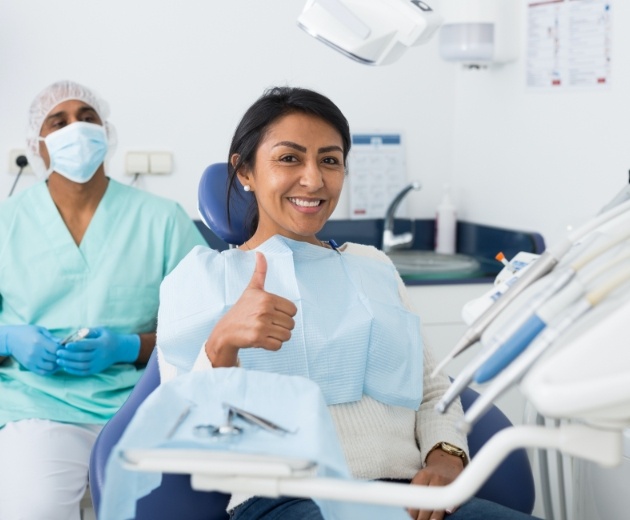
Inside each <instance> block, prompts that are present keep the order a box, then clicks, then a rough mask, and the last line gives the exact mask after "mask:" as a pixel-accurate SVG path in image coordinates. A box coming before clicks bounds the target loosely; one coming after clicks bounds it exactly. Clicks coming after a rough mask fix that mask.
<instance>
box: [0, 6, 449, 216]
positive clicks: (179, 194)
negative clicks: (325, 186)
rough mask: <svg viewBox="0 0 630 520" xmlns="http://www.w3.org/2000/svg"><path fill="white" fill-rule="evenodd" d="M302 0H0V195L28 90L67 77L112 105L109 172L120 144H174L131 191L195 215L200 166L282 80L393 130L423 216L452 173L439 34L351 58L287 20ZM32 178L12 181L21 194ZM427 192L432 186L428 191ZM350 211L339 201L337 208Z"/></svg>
mask: <svg viewBox="0 0 630 520" xmlns="http://www.w3.org/2000/svg"><path fill="white" fill-rule="evenodd" d="M303 5H304V2H303V1H296V0H293V1H289V0H284V1H283V0H264V1H261V0H229V1H224V2H217V1H208V0H187V1H182V0H179V1H176V0H134V1H125V0H110V1H108V2H97V1H85V0H55V1H54V2H51V1H49V0H25V1H4V2H2V3H0V199H3V198H5V197H6V195H7V194H8V192H9V190H10V187H11V184H12V182H13V179H14V178H13V177H12V176H9V175H8V174H7V173H6V166H5V165H7V164H8V157H9V150H10V149H12V148H22V147H23V136H24V128H25V125H26V115H27V109H28V107H29V105H30V102H31V100H32V99H33V97H34V96H35V95H36V94H37V92H39V90H41V89H42V88H43V87H45V86H46V85H48V84H50V83H52V82H53V81H56V80H59V79H65V78H69V79H74V80H76V81H79V82H82V83H85V84H86V85H88V86H91V87H92V88H94V89H95V90H97V91H98V92H99V93H100V94H101V95H102V96H103V97H104V98H105V99H107V100H108V101H109V103H110V106H111V109H112V114H111V118H110V120H111V122H113V123H114V124H115V125H116V128H117V130H118V136H119V146H118V151H117V153H116V155H115V156H114V158H113V160H112V162H111V164H110V168H109V173H110V175H111V176H112V177H113V178H115V179H119V180H122V181H123V182H129V180H130V178H128V177H125V176H124V175H123V165H124V162H123V158H124V153H125V152H126V151H128V150H167V151H172V152H173V154H174V159H175V171H174V173H173V174H172V175H171V176H168V177H158V178H156V177H153V178H146V179H142V180H141V182H140V184H139V186H140V187H142V188H144V189H147V190H148V191H151V192H153V193H156V194H160V195H163V196H168V197H172V198H175V199H177V200H178V201H179V202H180V203H181V204H182V205H183V206H184V207H185V209H186V210H187V211H188V212H189V213H190V214H191V216H192V215H195V214H196V189H197V182H198V179H199V176H200V174H201V172H202V171H203V169H204V168H205V167H206V166H207V165H208V164H210V163H212V162H217V161H224V160H225V159H226V157H227V151H228V147H229V142H230V139H231V136H232V132H233V130H234V127H235V126H236V124H237V122H238V120H239V119H240V117H241V115H242V113H243V112H244V110H245V109H246V108H247V107H248V106H249V105H250V104H251V103H252V102H253V101H254V100H255V99H256V98H257V97H258V96H259V95H260V94H261V93H262V91H263V90H264V89H265V88H266V87H269V86H272V85H276V84H289V85H293V86H305V87H309V88H314V89H316V90H319V91H321V92H322V93H324V94H326V95H328V96H329V97H330V98H331V99H333V101H335V102H336V103H337V104H338V105H339V107H340V108H341V109H342V111H343V112H344V113H345V114H346V116H347V117H348V119H349V121H350V124H351V128H352V129H353V130H355V131H359V130H372V129H378V130H397V131H398V130H400V131H403V132H404V134H405V136H406V137H407V139H408V168H409V171H410V172H412V173H413V174H414V175H416V173H417V174H418V175H419V176H420V178H422V179H423V181H424V183H425V185H426V186H427V187H426V189H425V191H423V192H421V193H419V194H417V195H415V194H414V197H416V201H417V204H418V209H417V210H416V211H417V213H418V214H424V215H426V216H428V215H431V214H432V213H433V211H434V207H435V204H436V203H437V197H438V194H439V191H440V187H441V183H442V181H438V179H440V178H447V177H448V176H449V175H450V171H451V166H450V163H449V161H448V158H449V157H450V156H451V155H452V153H451V147H452V145H453V143H452V139H451V128H452V124H453V123H452V120H453V106H454V103H453V101H454V99H455V97H454V96H455V93H454V88H455V85H454V82H453V78H454V77H455V74H456V70H455V69H454V68H453V67H450V66H449V65H448V64H445V63H443V62H441V61H440V60H439V58H438V53H437V46H436V45H437V42H436V41H433V42H431V43H430V44H429V45H426V46H423V47H419V48H416V49H413V52H410V53H408V54H407V55H405V56H403V58H402V59H401V61H400V62H398V63H397V64H396V66H390V67H383V68H371V67H365V66H363V65H360V64H357V63H354V62H352V61H350V60H348V59H347V58H345V57H343V56H341V55H340V54H338V53H336V52H335V51H333V50H330V49H328V48H327V47H325V46H324V45H323V44H321V43H319V42H317V41H316V40H314V39H313V38H311V37H310V36H308V35H307V34H306V33H304V32H303V31H301V30H300V29H299V28H298V27H297V25H296V19H297V17H298V15H299V13H300V11H301V9H302V7H303ZM33 181H34V179H33V178H31V179H29V180H26V179H23V180H21V181H20V184H19V188H20V189H23V188H24V187H26V186H28V185H29V184H30V183H32V182H33ZM434 186H435V188H434ZM347 215H348V209H347V202H346V201H345V197H344V199H342V203H341V204H340V207H339V208H338V211H337V212H336V214H335V216H336V217H338V218H344V217H347Z"/></svg>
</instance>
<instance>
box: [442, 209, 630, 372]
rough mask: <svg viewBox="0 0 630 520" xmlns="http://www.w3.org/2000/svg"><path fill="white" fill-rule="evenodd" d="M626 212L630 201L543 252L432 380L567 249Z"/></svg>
mask: <svg viewBox="0 0 630 520" xmlns="http://www.w3.org/2000/svg"><path fill="white" fill-rule="evenodd" d="M628 210H630V200H628V201H625V202H623V203H621V204H619V205H617V206H615V207H613V208H611V209H609V210H608V211H606V212H605V213H602V214H600V215H597V216H596V217H595V218H593V219H591V220H590V221H589V222H587V223H586V224H584V225H582V226H581V227H579V228H578V229H576V230H574V231H572V232H571V233H570V234H569V235H568V237H567V238H566V239H564V240H563V241H562V242H561V243H559V244H557V245H556V246H555V247H552V248H549V249H547V250H546V251H545V252H544V253H543V254H542V255H540V258H538V259H537V260H536V261H535V262H534V263H533V264H532V265H531V266H530V267H529V269H528V270H527V271H526V272H525V273H523V276H522V277H521V278H519V280H518V281H517V282H516V283H515V284H514V285H512V286H511V287H510V288H509V289H508V290H507V291H506V292H505V294H503V296H501V297H500V298H499V299H498V300H496V301H495V302H494V303H493V304H492V305H491V306H490V307H489V308H488V309H487V310H486V311H485V312H484V313H483V314H482V315H481V316H479V318H477V319H476V320H475V321H474V322H473V324H472V325H471V326H470V327H469V328H468V330H467V331H466V332H465V333H464V335H463V336H462V338H461V339H460V340H459V341H458V342H457V344H456V345H455V347H454V348H453V350H451V352H449V354H448V355H447V356H446V357H445V358H444V359H443V360H442V361H441V362H440V363H438V365H437V367H436V368H435V370H434V371H433V373H432V374H431V376H432V377H435V376H436V375H437V374H438V373H439V372H440V371H441V370H442V369H443V368H444V367H445V366H446V365H447V364H448V363H449V362H450V361H451V360H453V359H454V358H455V357H457V356H458V355H459V354H461V353H462V352H463V351H464V350H466V349H467V348H469V347H470V346H471V345H474V344H475V343H476V342H477V341H478V340H479V339H480V338H481V335H482V334H483V332H484V331H485V330H486V329H487V328H488V326H489V325H490V324H491V323H492V322H493V321H494V320H495V318H496V317H497V316H498V315H499V314H500V313H501V312H502V311H503V309H505V308H506V307H507V306H508V305H509V304H510V303H511V302H512V301H514V299H515V298H516V297H517V296H518V295H519V294H521V293H522V292H523V290H525V289H526V288H527V287H529V285H531V284H532V283H533V282H535V281H536V280H538V279H539V278H541V277H542V276H544V275H546V274H547V273H549V272H550V271H551V270H552V269H553V268H554V267H555V266H556V265H557V264H558V262H559V261H560V260H561V259H562V257H564V255H565V254H566V253H567V252H568V251H569V250H570V249H571V247H572V246H573V245H574V244H575V243H576V242H577V241H578V240H579V239H581V238H583V237H584V236H585V235H587V234H588V233H590V232H591V231H593V230H594V229H596V228H597V227H599V226H601V225H602V224H605V223H607V222H608V221H610V220H612V219H614V218H616V217H618V216H619V215H622V214H624V213H625V212H626V211H628Z"/></svg>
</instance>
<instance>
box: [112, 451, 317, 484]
mask: <svg viewBox="0 0 630 520" xmlns="http://www.w3.org/2000/svg"><path fill="white" fill-rule="evenodd" d="M120 456H121V458H122V459H123V465H124V466H125V467H126V468H127V469H131V470H135V471H157V472H164V473H191V472H198V473H201V474H204V475H221V476H226V475H230V474H231V475H234V476H248V477H313V476H315V471H316V469H317V464H315V463H314V462H313V461H310V460H306V459H297V458H287V457H273V456H266V455H252V454H248V453H234V452H219V451H215V450H203V449H159V448H158V449H130V450H125V451H123V452H122V453H121V454H120Z"/></svg>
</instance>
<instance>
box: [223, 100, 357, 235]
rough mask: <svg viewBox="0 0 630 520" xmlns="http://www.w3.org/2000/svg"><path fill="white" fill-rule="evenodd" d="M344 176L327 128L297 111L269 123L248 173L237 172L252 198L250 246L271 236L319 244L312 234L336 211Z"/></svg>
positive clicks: (338, 147) (335, 135)
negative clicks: (254, 204)
mask: <svg viewBox="0 0 630 520" xmlns="http://www.w3.org/2000/svg"><path fill="white" fill-rule="evenodd" d="M235 159H236V157H234V158H233V162H234V160H235ZM344 176H345V167H344V162H343V141H342V139H341V135H340V134H339V132H338V131H337V130H336V129H335V128H334V127H333V126H331V125H330V124H329V123H327V122H326V121H324V120H323V119H321V118H319V117H317V116H313V115H310V114H303V113H299V112H297V113H292V114H288V115H286V116H283V117H281V118H280V119H278V120H277V121H275V122H274V123H273V124H272V125H270V126H269V128H268V129H267V133H266V135H265V136H264V137H263V139H262V141H261V142H260V144H259V146H258V149H257V150H256V163H255V166H254V168H253V169H252V170H247V169H245V170H241V171H239V180H240V181H241V183H242V184H243V185H249V186H250V188H251V190H252V191H253V192H254V194H255V195H256V201H257V204H258V213H259V220H258V228H257V229H256V233H255V234H254V237H253V238H254V239H255V242H256V245H258V244H260V243H262V242H264V241H265V240H267V239H268V238H270V237H271V236H273V235H276V234H279V235H282V236H285V237H287V238H291V239H293V240H301V241H306V242H311V243H314V244H319V241H318V240H317V239H316V238H315V234H316V233H318V232H319V231H320V230H321V229H322V227H323V226H324V224H325V223H326V221H327V220H328V218H329V217H330V215H331V214H332V212H333V211H334V209H335V207H336V206H337V202H338V201H339V195H340V194H341V188H342V187H343V181H344Z"/></svg>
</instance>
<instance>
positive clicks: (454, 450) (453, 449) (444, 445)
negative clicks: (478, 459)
mask: <svg viewBox="0 0 630 520" xmlns="http://www.w3.org/2000/svg"><path fill="white" fill-rule="evenodd" d="M438 449H439V450H442V451H443V452H444V453H448V454H449V455H455V457H459V458H460V459H462V461H463V463H464V466H466V464H468V455H466V452H465V451H464V450H462V449H461V448H458V447H457V446H454V445H453V444H451V443H450V442H438V443H437V444H436V445H435V446H433V448H431V449H430V450H429V453H427V458H429V455H430V454H431V452H432V451H433V450H438Z"/></svg>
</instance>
